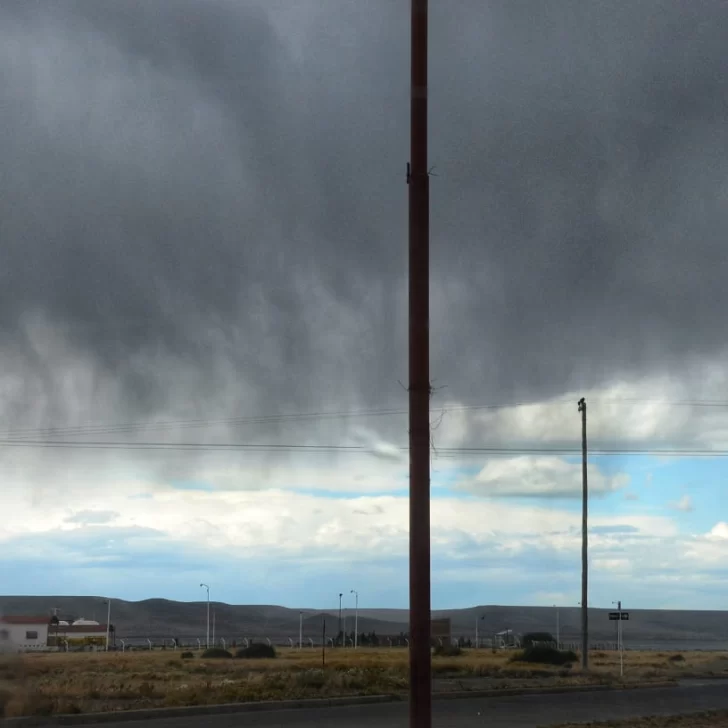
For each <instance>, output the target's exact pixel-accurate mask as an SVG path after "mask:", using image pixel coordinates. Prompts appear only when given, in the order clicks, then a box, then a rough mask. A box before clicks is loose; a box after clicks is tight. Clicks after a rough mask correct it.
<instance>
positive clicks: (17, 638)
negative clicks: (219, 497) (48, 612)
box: [0, 617, 50, 652]
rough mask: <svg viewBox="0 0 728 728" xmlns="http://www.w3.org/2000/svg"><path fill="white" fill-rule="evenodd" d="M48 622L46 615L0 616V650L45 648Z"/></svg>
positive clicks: (15, 650)
mask: <svg viewBox="0 0 728 728" xmlns="http://www.w3.org/2000/svg"><path fill="white" fill-rule="evenodd" d="M49 623H50V619H49V618H48V617H0V651H2V652H32V651H34V650H45V649H47V648H48V625H49Z"/></svg>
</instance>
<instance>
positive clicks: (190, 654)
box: [180, 650, 195, 660]
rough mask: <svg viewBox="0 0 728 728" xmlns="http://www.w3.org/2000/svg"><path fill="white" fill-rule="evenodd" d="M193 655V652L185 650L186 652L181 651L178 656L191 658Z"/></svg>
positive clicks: (186, 658)
mask: <svg viewBox="0 0 728 728" xmlns="http://www.w3.org/2000/svg"><path fill="white" fill-rule="evenodd" d="M194 656H195V653H194V652H190V651H189V650H187V651H186V652H183V653H182V654H181V655H180V657H181V658H182V659H183V660H191V659H192V658H193V657H194Z"/></svg>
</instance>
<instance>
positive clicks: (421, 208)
mask: <svg viewBox="0 0 728 728" xmlns="http://www.w3.org/2000/svg"><path fill="white" fill-rule="evenodd" d="M427 4H428V0H411V88H410V161H409V163H408V164H407V184H408V186H409V390H408V391H409V447H410V491H409V494H410V498H409V527H410V573H409V576H410V640H411V644H410V651H409V660H410V706H409V707H410V716H409V724H410V728H431V726H432V665H431V656H430V619H431V615H430V599H431V598H430V391H431V389H430V328H429V327H430V321H429V319H430V311H429V309H430V288H429V282H430V184H429V183H430V177H429V167H428V164H427V121H428V120H427V83H428V79H427V75H428V74H427V54H428V48H427V41H428V38H427V35H428V18H427V9H428V8H427Z"/></svg>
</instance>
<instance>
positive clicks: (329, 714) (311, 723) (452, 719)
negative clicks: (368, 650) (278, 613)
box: [87, 681, 728, 728]
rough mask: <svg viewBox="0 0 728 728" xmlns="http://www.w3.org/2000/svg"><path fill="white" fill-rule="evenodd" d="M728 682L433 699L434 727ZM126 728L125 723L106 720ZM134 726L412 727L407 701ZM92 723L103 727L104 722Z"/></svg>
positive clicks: (518, 721) (577, 715) (682, 703)
mask: <svg viewBox="0 0 728 728" xmlns="http://www.w3.org/2000/svg"><path fill="white" fill-rule="evenodd" d="M727 688H728V684H726V682H720V683H718V682H711V681H703V682H691V683H687V682H686V683H684V684H682V685H681V686H679V687H675V688H659V689H652V690H627V691H618V692H612V691H607V692H593V693H572V694H561V695H528V696H520V697H511V698H495V699H494V698H469V699H467V700H438V701H435V702H434V703H433V715H434V718H433V728H536V727H537V726H551V725H555V724H558V723H563V722H565V721H584V722H585V721H590V720H610V719H616V718H637V717H639V716H645V715H668V714H674V713H689V712H697V711H701V710H716V709H728V689H727ZM103 725H104V727H107V726H109V725H111V726H117V728H121V726H122V725H124V724H122V723H113V724H110V723H106V724H103ZM125 725H126V726H128V727H129V728H278V726H280V727H281V728H334V727H335V728H407V725H408V723H407V705H406V703H384V704H379V705H368V706H353V707H346V708H324V709H319V710H287V711H276V712H268V713H239V714H237V715H220V716H210V715H208V716H204V715H203V716H197V717H194V718H174V719H169V718H167V719H163V720H154V721H144V722H142V721H139V722H134V723H126V724H125ZM87 728H102V725H101V724H97V725H95V726H90V727H87Z"/></svg>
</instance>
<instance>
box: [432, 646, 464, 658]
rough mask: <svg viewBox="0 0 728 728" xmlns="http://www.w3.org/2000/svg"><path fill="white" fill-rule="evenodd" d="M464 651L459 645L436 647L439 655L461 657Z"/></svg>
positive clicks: (436, 653)
mask: <svg viewBox="0 0 728 728" xmlns="http://www.w3.org/2000/svg"><path fill="white" fill-rule="evenodd" d="M462 654H463V651H462V650H461V649H460V647H458V646H457V645H438V646H437V647H435V655H437V656H438V657H459V656H460V655H462Z"/></svg>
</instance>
